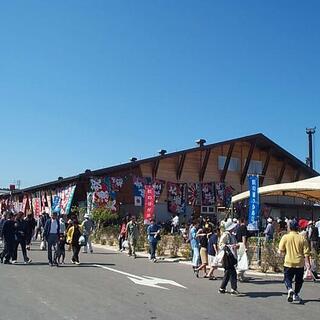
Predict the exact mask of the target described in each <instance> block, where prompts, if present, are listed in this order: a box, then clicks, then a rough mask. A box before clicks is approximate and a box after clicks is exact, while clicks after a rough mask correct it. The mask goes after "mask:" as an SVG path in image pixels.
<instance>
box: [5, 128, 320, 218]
mask: <svg viewBox="0 0 320 320" xmlns="http://www.w3.org/2000/svg"><path fill="white" fill-rule="evenodd" d="M131 160H132V161H130V162H129V163H125V164H122V165H118V166H113V167H108V168H104V169H100V170H94V171H91V170H86V171H85V172H84V173H80V174H79V175H76V176H72V177H68V178H59V179H58V180H56V181H52V182H49V183H44V184H41V185H37V186H33V187H29V188H25V189H23V190H19V191H16V192H13V195H12V196H11V200H12V197H13V199H14V201H16V202H17V201H18V202H20V206H21V204H22V203H23V202H25V203H26V201H27V200H25V201H24V200H23V199H27V198H28V196H29V198H30V196H31V197H32V198H33V200H34V199H39V200H38V202H40V204H39V203H38V204H37V201H35V203H36V206H40V207H41V206H43V205H44V204H43V203H45V202H46V200H45V201H42V199H48V194H50V199H51V200H50V201H51V202H53V196H54V195H56V194H57V190H61V189H63V188H66V187H67V186H69V185H71V184H72V185H76V188H75V193H74V197H73V200H72V204H73V205H79V206H83V207H85V206H86V205H87V196H88V192H90V191H91V188H92V183H93V182H92V180H91V179H93V180H95V179H96V180H97V181H98V182H97V185H96V186H98V185H99V184H100V183H101V182H103V181H105V180H104V179H105V177H108V179H107V182H106V185H108V186H107V187H105V189H104V190H100V191H101V193H104V194H108V195H110V194H111V191H112V192H113V196H112V199H116V201H114V203H113V206H114V209H116V210H118V211H119V212H120V213H121V214H122V215H124V214H126V213H131V214H139V213H142V212H143V210H144V209H143V197H141V188H142V189H143V185H144V184H150V183H153V182H155V183H156V187H157V190H158V193H157V196H156V204H155V214H156V217H157V219H158V220H161V221H163V220H168V219H170V218H171V217H172V215H173V214H174V213H175V212H176V213H178V214H179V215H182V216H183V217H185V218H186V219H187V218H189V217H190V215H191V214H192V213H194V214H196V215H200V214H214V213H217V212H219V211H222V212H223V211H225V210H226V207H228V205H229V202H230V201H229V198H230V197H231V196H232V195H234V194H237V193H240V192H243V191H245V190H247V189H248V183H247V178H248V175H250V174H258V175H259V176H260V185H261V186H264V185H270V184H275V183H282V182H293V181H298V180H303V179H306V178H311V177H315V176H317V175H319V174H318V172H316V171H315V170H313V169H311V168H310V167H308V166H307V165H306V164H305V163H303V162H302V161H300V160H299V159H297V158H296V157H295V156H293V155H292V154H290V153H289V152H288V151H286V150H284V149H283V148H281V147H280V146H279V145H277V144H276V143H275V142H273V141H272V140H270V139H269V138H267V137H266V136H265V135H263V134H261V133H259V134H255V135H250V136H246V137H241V138H238V139H232V140H228V141H222V142H218V143H213V144H208V145H206V144H205V141H204V140H199V141H198V144H197V147H194V148H191V149H187V150H182V151H178V152H173V153H166V151H165V150H161V152H160V153H159V155H158V156H155V157H151V158H147V159H143V160H137V159H136V158H132V159H131ZM101 178H103V179H102V180H101ZM109 178H112V182H110V181H111V180H110V179H109ZM116 178H118V179H120V180H118V182H119V185H118V187H116V189H113V190H111V189H110V188H114V183H115V181H116ZM99 179H100V180H99ZM90 181H91V182H92V183H91V182H90ZM99 181H100V182H99ZM97 188H98V189H99V186H98V187H97ZM108 188H109V189H108ZM139 188H140V190H139ZM115 190H116V191H115ZM142 193H143V192H142ZM175 193H176V194H175ZM115 194H116V196H115ZM44 195H45V196H44ZM0 199H2V202H3V201H8V195H7V196H1V197H0ZM33 200H32V201H30V199H29V201H30V207H34V203H33ZM50 206H51V205H50ZM16 207H18V205H16ZM22 207H23V208H24V209H25V206H22ZM261 208H262V214H263V215H265V216H267V215H272V216H275V217H280V216H284V215H286V216H290V215H299V214H305V213H306V214H309V213H308V212H309V211H310V210H312V213H313V214H318V213H317V212H314V210H315V211H317V210H318V209H317V208H316V207H313V204H312V203H304V202H302V201H301V200H299V199H295V198H287V197H281V199H280V198H279V197H267V198H265V199H262V207H261ZM33 209H34V208H33ZM236 209H237V214H239V215H240V214H242V215H245V214H246V203H242V204H241V206H240V207H238V208H236ZM37 210H38V209H37ZM170 211H171V212H170Z"/></svg>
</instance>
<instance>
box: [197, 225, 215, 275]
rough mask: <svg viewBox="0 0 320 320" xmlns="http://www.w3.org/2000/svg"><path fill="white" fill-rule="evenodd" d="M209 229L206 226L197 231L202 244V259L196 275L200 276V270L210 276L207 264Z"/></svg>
mask: <svg viewBox="0 0 320 320" xmlns="http://www.w3.org/2000/svg"><path fill="white" fill-rule="evenodd" d="M209 235H211V233H210V234H209V231H208V229H207V228H206V227H203V228H202V229H199V230H198V232H197V238H198V239H199V244H200V259H201V265H200V266H199V267H198V268H197V269H196V276H197V277H199V272H200V270H203V273H204V275H203V277H204V278H208V276H207V265H208V236H209Z"/></svg>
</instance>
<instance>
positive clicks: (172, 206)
mask: <svg viewBox="0 0 320 320" xmlns="http://www.w3.org/2000/svg"><path fill="white" fill-rule="evenodd" d="M124 183H125V180H124V179H123V178H121V177H99V178H91V179H90V191H89V192H88V194H87V207H88V211H91V210H92V208H95V207H106V208H109V209H111V210H114V211H116V210H117V206H116V198H117V193H118V192H119V191H120V190H121V189H122V188H123V186H124ZM146 186H149V187H151V188H152V189H153V190H154V202H155V203H156V202H158V201H159V199H160V196H161V194H162V193H163V190H164V188H165V186H167V203H168V211H169V212H171V213H185V212H186V207H187V205H191V206H226V207H229V206H230V204H231V198H232V193H233V191H234V189H233V188H232V187H231V186H226V185H225V184H224V183H221V182H207V183H189V184H187V183H174V182H165V181H164V180H160V179H152V178H150V177H138V176H133V197H134V205H135V206H137V207H142V206H144V204H145V192H146ZM148 190H150V188H149V189H148Z"/></svg>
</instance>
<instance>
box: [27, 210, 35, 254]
mask: <svg viewBox="0 0 320 320" xmlns="http://www.w3.org/2000/svg"><path fill="white" fill-rule="evenodd" d="M25 222H26V248H27V250H30V246H31V239H32V237H33V235H34V230H35V227H36V225H37V223H36V220H35V218H34V217H33V214H32V213H28V214H27V216H26V218H25Z"/></svg>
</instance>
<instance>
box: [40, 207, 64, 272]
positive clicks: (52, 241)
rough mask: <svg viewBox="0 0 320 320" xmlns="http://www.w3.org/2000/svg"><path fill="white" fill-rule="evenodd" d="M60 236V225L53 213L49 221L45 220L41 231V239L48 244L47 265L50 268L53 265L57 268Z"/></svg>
mask: <svg viewBox="0 0 320 320" xmlns="http://www.w3.org/2000/svg"><path fill="white" fill-rule="evenodd" d="M59 234H60V223H59V220H58V213H57V212H56V211H53V212H52V214H51V219H47V220H46V224H45V226H44V230H43V237H44V239H45V240H46V241H47V243H48V261H49V265H50V266H51V267H52V266H54V265H56V266H58V261H57V243H58V239H59ZM52 249H53V251H54V255H53V259H52Z"/></svg>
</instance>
